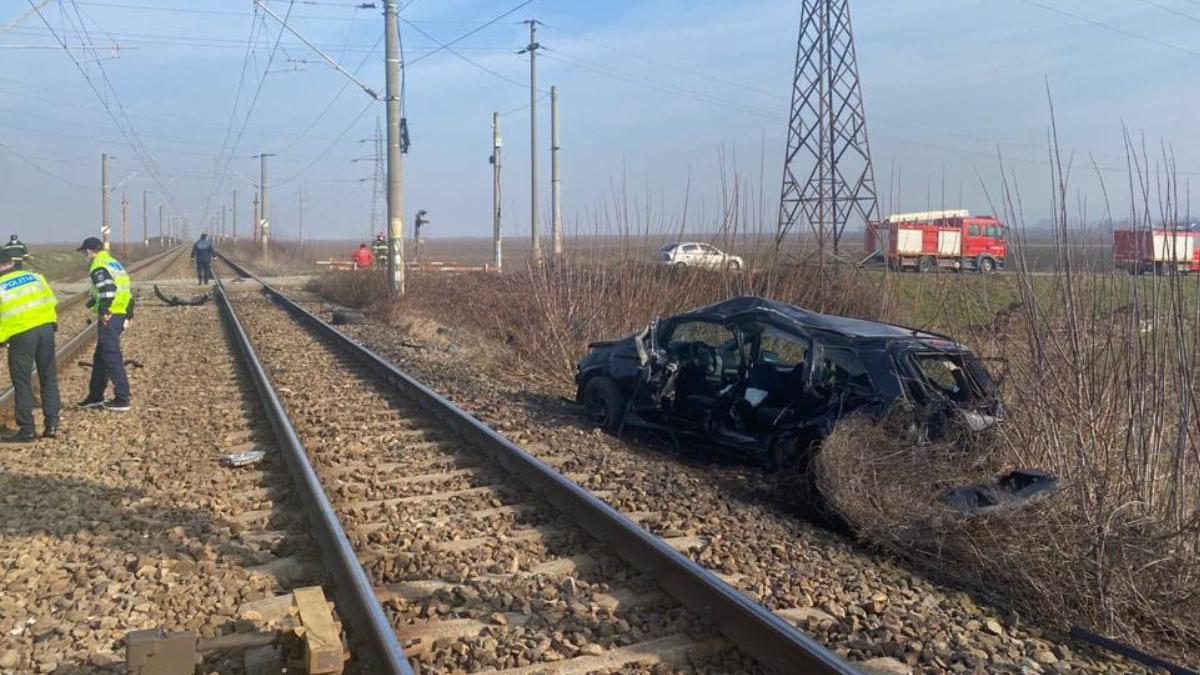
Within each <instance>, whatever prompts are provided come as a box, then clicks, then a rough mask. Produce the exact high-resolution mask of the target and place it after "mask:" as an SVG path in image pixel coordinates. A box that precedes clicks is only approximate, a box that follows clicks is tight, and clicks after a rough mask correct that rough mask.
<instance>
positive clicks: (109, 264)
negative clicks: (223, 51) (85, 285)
mask: <svg viewBox="0 0 1200 675" xmlns="http://www.w3.org/2000/svg"><path fill="white" fill-rule="evenodd" d="M100 267H103V268H105V269H107V270H108V273H109V274H110V275H111V276H112V278H113V281H114V282H115V283H116V285H117V288H116V290H115V291H109V292H106V293H103V294H102V293H101V292H100V289H98V288H96V284H95V282H93V283H92V288H91V290H90V291H89V292H90V293H91V295H92V299H93V300H95V301H96V302H95V303H94V304H93V305H92V313H93V314H99V313H100V298H101V297H110V298H111V299H112V304H111V305H109V308H108V311H109V313H111V314H116V315H120V316H124V314H125V310H126V309H128V307H129V299H130V297H131V293H130V291H129V288H130V284H129V273H128V272H126V271H125V266H124V265H122V264H121V263H119V262H117V261H116V259H114V258H113V257H112V255H111V254H110V253H109V252H108V251H100V252H99V253H97V254H96V257H95V258H92V266H91V267H90V268H88V274H89V275H90V274H91V273H92V272H95V271H96V269H97V268H100Z"/></svg>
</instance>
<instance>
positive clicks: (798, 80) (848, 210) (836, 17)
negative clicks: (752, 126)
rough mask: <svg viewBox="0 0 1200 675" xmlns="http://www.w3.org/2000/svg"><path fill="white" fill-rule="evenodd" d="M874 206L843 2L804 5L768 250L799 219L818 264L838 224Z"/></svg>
mask: <svg viewBox="0 0 1200 675" xmlns="http://www.w3.org/2000/svg"><path fill="white" fill-rule="evenodd" d="M876 208H877V206H876V201H875V170H874V168H873V167H872V165H871V148H870V145H869V144H868V142H867V116H866V112H865V110H864V109H863V97H862V88H861V86H860V82H859V77H858V59H857V56H856V55H855V51H854V33H853V31H852V29H851V27H850V7H849V2H848V0H804V9H803V13H802V14H801V19H800V34H799V37H798V39H797V43H796V74H795V79H794V80H793V82H792V108H791V115H790V116H789V118H788V142H787V155H786V157H785V158H784V163H783V191H782V194H781V196H780V203H779V224H778V230H777V237H776V241H775V246H776V248H778V247H779V246H780V244H782V242H783V240H784V237H786V236H787V234H788V232H789V231H790V230H791V229H792V226H794V225H795V224H796V221H797V220H798V219H800V217H801V215H803V217H804V219H805V220H807V221H808V223H809V225H810V226H811V227H812V230H813V233H814V234H815V235H816V237H817V246H818V251H819V255H820V256H821V257H822V259H823V258H824V257H825V254H826V251H827V250H828V248H829V246H830V245H831V244H832V250H833V254H834V255H835V256H836V255H838V245H839V243H840V242H841V239H842V233H843V232H844V231H845V229H846V225H847V224H849V223H850V222H852V221H853V222H855V223H856V224H858V223H860V221H861V224H862V226H863V227H864V228H865V227H866V224H867V223H869V222H871V221H873V220H874V219H875V217H876Z"/></svg>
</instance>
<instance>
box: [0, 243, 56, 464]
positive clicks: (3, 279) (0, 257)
mask: <svg viewBox="0 0 1200 675" xmlns="http://www.w3.org/2000/svg"><path fill="white" fill-rule="evenodd" d="M57 304H58V301H57V300H55V298H54V293H53V292H52V291H51V290H50V284H48V283H46V279H45V278H44V277H42V275H40V274H37V273H36V272H23V271H21V270H19V269H17V266H16V261H15V260H13V259H12V256H10V255H9V254H8V253H7V252H5V251H0V342H2V343H4V344H6V345H8V372H9V376H10V377H11V378H12V386H13V398H14V408H15V413H16V418H17V431H16V432H15V433H12V434H8V435H6V436H0V441H3V442H5V443H28V442H29V441H32V440H34V439H36V438H37V427H36V426H35V425H34V421H33V366H34V364H35V363H36V364H37V373H38V382H39V384H40V385H41V388H42V415H43V416H44V417H45V422H44V423H45V427H44V431H43V434H42V435H43V436H45V437H47V438H54V437H55V435H57V434H58V413H59V398H58V375H57V370H56V369H55V367H54V331H55V329H56V328H57V323H58V315H57V314H56V313H55V306H56V305H57Z"/></svg>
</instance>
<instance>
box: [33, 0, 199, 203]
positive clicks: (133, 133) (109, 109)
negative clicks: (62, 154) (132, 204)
mask: <svg viewBox="0 0 1200 675" xmlns="http://www.w3.org/2000/svg"><path fill="white" fill-rule="evenodd" d="M27 1H28V2H29V5H30V6H31V7H33V9H34V11H35V12H36V13H37V15H38V18H40V19H41V20H42V23H44V24H45V25H46V27H47V28H49V29H50V32H51V34H52V35H53V36H54V39H55V40H56V41H57V42H58V43H59V44H60V45H61V46H62V48H63V51H64V52H65V53H66V54H67V57H68V58H70V60H71V62H72V63H73V64H74V65H75V68H76V70H78V71H79V73H80V74H81V75H82V76H83V79H84V81H85V82H87V84H88V87H89V88H90V89H91V90H92V93H93V94H94V95H95V96H96V98H97V100H99V101H100V104H101V105H102V106H103V107H104V109H105V112H106V113H107V114H108V116H109V117H110V118H111V119H112V121H113V123H114V124H115V125H116V127H117V130H118V131H119V132H120V133H121V136H122V137H123V138H124V139H125V142H126V143H127V144H128V145H129V147H130V149H131V150H133V152H134V155H135V156H137V158H138V161H139V162H140V163H141V164H142V168H143V169H144V170H145V171H146V173H147V174H149V175H150V176H151V177H152V178H154V179H155V183H156V184H157V185H158V188H159V190H160V191H161V193H162V194H163V196H164V197H166V199H167V201H168V203H169V204H170V205H171V206H172V210H173V211H175V212H177V213H178V211H179V209H178V204H177V202H176V201H175V199H174V195H173V193H172V192H171V191H170V189H169V187H168V184H167V182H166V181H165V180H163V179H162V173H161V171H160V170H159V167H158V165H157V162H156V161H155V159H154V156H153V155H152V154H151V153H150V152H149V150H148V149H147V148H146V147H145V145H144V144H142V142H141V139H140V138H138V136H137V130H136V128H135V127H134V126H133V124H132V122H131V121H130V120H129V119H128V116H127V115H126V113H125V107H124V105H123V104H122V103H121V100H120V97H119V96H118V95H117V92H116V89H115V88H114V87H113V86H112V82H111V81H110V80H109V79H108V74H107V72H106V71H105V70H104V64H103V63H102V62H97V63H96V66H97V68H98V70H99V71H100V73H101V76H102V77H103V81H104V86H105V87H106V88H107V93H108V94H110V95H111V97H112V98H113V102H114V103H115V104H116V110H114V109H113V105H112V103H110V102H109V100H108V97H106V96H105V93H103V92H102V91H101V89H102V88H101V87H100V86H99V85H98V84H97V83H96V82H95V81H94V80H93V78H92V76H91V75H90V74H89V73H88V71H87V69H86V68H84V67H83V64H82V63H81V62H80V61H79V59H78V58H76V56H75V54H74V53H73V52H72V51H71V49H70V48H69V47H68V46H67V42H66V40H64V39H63V38H62V37H61V36H60V35H59V32H58V31H56V30H55V29H54V27H53V25H52V24H51V23H50V21H49V19H47V18H46V15H45V14H44V13H43V12H42V10H41V7H40V6H38V5H37V4H35V3H34V2H33V0H27ZM76 9H77V10H78V8H77V7H76ZM60 16H62V17H63V21H64V25H65V23H66V21H67V16H66V11H65V8H64V7H62V6H61V4H60ZM78 18H79V20H80V22H81V23H82V21H83V19H82V14H79V15H78ZM79 32H80V37H81V38H84V40H83V41H84V42H90V40H89V39H87V36H86V26H84V27H82V28H81V29H80V31H79ZM64 33H65V30H64ZM91 51H92V53H93V55H94V54H95V50H94V48H92V49H91Z"/></svg>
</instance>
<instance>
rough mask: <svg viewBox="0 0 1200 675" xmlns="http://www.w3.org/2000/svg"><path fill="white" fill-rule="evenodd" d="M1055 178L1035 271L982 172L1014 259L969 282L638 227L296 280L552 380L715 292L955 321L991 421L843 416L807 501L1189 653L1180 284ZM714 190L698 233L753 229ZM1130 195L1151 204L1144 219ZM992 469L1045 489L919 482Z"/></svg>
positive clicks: (1192, 628)
mask: <svg viewBox="0 0 1200 675" xmlns="http://www.w3.org/2000/svg"><path fill="white" fill-rule="evenodd" d="M1131 155H1132V156H1133V159H1134V160H1135V161H1134V162H1133V164H1135V165H1137V166H1142V167H1144V166H1146V165H1147V164H1148V163H1147V162H1146V161H1145V157H1141V158H1139V157H1137V156H1136V153H1132V152H1131ZM1067 173H1068V172H1066V171H1064V170H1063V169H1062V168H1061V167H1056V169H1055V173H1054V176H1053V178H1054V181H1055V185H1056V190H1057V192H1056V198H1057V202H1056V204H1055V209H1054V211H1055V213H1054V220H1055V223H1056V230H1055V231H1054V234H1053V239H1052V241H1051V242H1050V243H1049V244H1045V243H1039V244H1038V246H1037V256H1038V258H1039V261H1038V262H1037V269H1038V272H1036V273H1035V272H1033V271H1032V270H1033V268H1034V265H1032V264H1031V263H1030V262H1029V255H1030V248H1031V247H1030V246H1028V237H1027V236H1026V235H1025V233H1024V230H1023V229H1022V228H1021V225H1020V224H1021V222H1022V217H1021V209H1020V203H1019V199H1018V197H1017V196H1016V191H1015V188H1013V186H1010V185H1004V186H1002V187H1003V190H1002V193H1001V196H1002V207H1003V208H1002V209H999V210H1000V211H1001V213H1002V214H1003V216H1004V218H1005V219H1006V220H1007V221H1008V222H1009V223H1010V224H1013V225H1014V226H1016V228H1017V231H1016V232H1017V234H1018V237H1017V241H1015V242H1014V244H1015V245H1016V250H1015V253H1014V255H1013V256H1012V257H1011V262H1012V266H1013V267H1014V268H1015V271H1014V272H1010V273H1006V274H1004V275H1000V276H997V277H991V278H985V277H980V276H978V275H970V276H965V275H956V274H940V275H933V276H929V277H925V276H918V275H911V274H909V275H895V274H890V273H876V272H864V271H861V270H857V269H854V268H850V267H840V266H833V267H829V266H826V267H818V266H815V265H806V264H796V263H795V260H794V259H793V260H791V261H790V262H788V261H783V260H781V259H776V258H774V257H773V256H771V255H769V254H765V253H764V252H763V251H761V250H757V248H756V250H755V251H753V252H751V251H746V250H741V249H738V250H736V252H738V253H746V254H748V255H747V259H748V260H749V261H750V265H751V269H749V270H747V271H746V272H742V273H734V272H730V271H721V272H711V271H701V270H675V269H667V268H663V267H659V266H656V265H653V264H647V262H646V258H645V251H646V250H647V248H649V247H648V246H647V244H646V242H647V241H648V240H650V237H649V236H648V235H646V234H643V235H629V234H627V233H629V232H631V231H636V229H637V228H636V227H631V226H630V225H629V224H627V223H625V222H621V223H618V225H617V226H616V227H615V228H612V229H615V230H616V231H617V232H618V233H619V234H618V235H617V236H615V237H612V238H611V239H612V240H615V241H617V242H618V244H617V246H616V249H615V252H614V251H612V250H606V251H605V252H604V255H603V256H602V257H601V256H598V255H589V254H588V253H587V251H584V250H574V251H569V252H568V256H567V260H568V261H569V262H563V263H560V264H556V265H545V266H539V267H525V268H524V269H522V270H520V271H517V272H510V273H506V274H503V275H497V274H482V273H481V274H468V275H458V276H450V275H437V274H414V275H412V276H411V277H410V293H409V294H408V296H406V297H405V298H403V299H400V300H392V299H390V298H389V297H388V296H387V293H386V286H385V284H384V278H383V275H372V274H362V273H357V274H352V273H348V274H335V275H326V276H325V277H322V278H321V279H320V280H319V281H318V282H316V284H315V286H314V288H315V290H318V291H320V292H322V293H324V294H325V295H326V296H327V297H330V298H331V299H334V300H336V301H338V302H341V303H343V304H347V305H352V306H356V307H365V308H367V309H368V311H370V312H372V313H374V314H375V315H376V316H378V317H380V318H383V319H384V320H390V321H393V322H405V321H409V322H411V321H412V317H415V316H424V317H431V318H434V319H436V321H438V322H439V323H440V324H444V325H447V326H451V327H453V328H455V329H462V330H463V331H465V332H468V333H471V334H475V335H479V336H482V337H483V338H485V339H486V340H488V341H490V342H491V343H493V344H495V345H499V346H500V350H499V351H498V353H500V354H502V355H503V356H501V357H500V358H506V359H511V363H512V365H513V366H514V367H519V368H522V369H523V372H530V373H534V374H536V375H537V380H536V381H533V382H531V384H530V386H531V387H534V386H548V387H553V388H555V389H556V390H557V391H559V392H565V391H566V390H569V389H570V387H571V383H570V376H571V375H572V374H573V372H574V366H575V362H576V360H577V359H578V358H579V356H581V355H582V354H583V353H584V352H585V351H586V345H587V343H588V342H589V341H591V340H596V339H608V338H614V337H619V336H622V335H627V334H629V333H632V332H634V331H636V330H638V329H640V328H641V327H643V326H645V324H646V323H647V322H648V321H649V320H650V319H651V318H653V317H654V316H659V315H669V314H674V313H678V312H680V311H684V310H688V309H692V308H695V307H698V306H702V305H705V304H708V303H712V302H717V301H720V300H724V299H727V298H729V297H732V296H737V295H744V294H757V295H765V296H769V297H773V298H775V299H778V300H782V301H785V302H790V303H794V304H797V305H802V306H805V307H808V308H810V309H814V310H818V311H825V312H832V313H839V314H847V315H852V316H858V317H863V318H870V319H880V320H886V321H892V322H896V323H902V324H908V325H913V326H917V327H922V328H927V329H932V330H937V331H941V332H945V333H948V334H951V335H955V336H957V337H959V338H961V339H963V340H964V341H966V342H967V343H969V344H971V345H972V346H974V347H975V348H976V349H977V351H979V352H980V353H981V355H983V356H985V357H988V358H991V359H994V360H993V361H992V366H991V367H992V369H993V371H994V372H999V373H1000V374H1001V375H1002V378H1003V380H1004V383H1003V386H1002V391H1003V397H1004V400H1005V405H1006V407H1007V409H1008V411H1009V421H1008V423H1006V424H1005V425H1003V427H1002V428H1001V429H1000V430H999V431H998V432H997V433H996V434H994V435H993V436H989V437H988V438H986V439H978V438H976V439H973V440H972V443H971V444H964V443H961V442H959V443H954V444H951V443H947V444H939V445H920V446H914V445H911V444H906V443H905V442H903V441H901V440H899V439H900V438H901V437H900V435H899V434H897V433H895V430H894V429H892V428H890V427H889V426H888V425H887V424H884V425H876V424H871V423H867V422H864V421H861V420H859V421H851V422H847V423H845V424H843V425H842V426H841V427H839V428H838V429H837V430H836V431H835V432H834V435H833V436H832V437H831V438H830V439H829V440H828V441H827V442H826V444H825V445H824V447H823V450H822V455H821V460H820V465H819V471H820V473H821V476H820V488H821V490H822V491H823V493H824V494H825V496H826V498H827V499H828V500H829V501H830V503H832V504H833V505H834V506H835V507H836V509H837V510H838V511H839V512H840V513H841V514H842V515H843V517H845V518H846V519H847V520H848V521H850V522H851V523H852V524H853V525H855V527H856V528H857V531H858V533H859V535H860V536H861V537H862V538H863V539H864V540H865V541H867V542H869V543H870V544H872V545H874V546H878V547H880V548H883V549H885V550H887V551H889V552H891V553H893V554H896V555H898V556H900V557H903V558H906V559H908V560H910V561H912V563H913V564H915V565H918V566H923V567H925V568H926V569H927V570H928V571H929V573H930V574H931V575H934V576H937V577H940V578H943V579H948V580H951V581H953V582H954V583H957V584H959V585H962V586H964V587H967V588H971V589H974V590H977V591H979V592H981V593H984V594H985V595H988V596H990V597H991V598H992V599H993V600H994V601H995V602H997V603H998V604H1000V605H1002V606H1008V607H1011V608H1013V609H1016V610H1018V611H1020V612H1022V613H1024V614H1026V615H1027V616H1031V617H1033V618H1036V619H1037V620H1039V621H1041V622H1043V623H1045V624H1048V625H1053V626H1056V627H1059V628H1061V629H1066V628H1068V627H1070V626H1071V625H1073V624H1079V625H1083V626H1085V627H1088V628H1091V629H1094V630H1097V631H1100V632H1104V633H1108V634H1111V635H1114V636H1116V637H1118V638H1120V639H1123V640H1126V641H1129V642H1131V643H1134V644H1136V645H1139V646H1142V647H1144V648H1146V649H1148V650H1150V651H1157V652H1160V653H1163V654H1167V655H1171V656H1173V657H1175V658H1176V659H1178V660H1181V661H1183V662H1185V663H1189V664H1191V665H1196V664H1197V663H1200V662H1198V661H1197V659H1198V658H1200V657H1197V655H1200V591H1198V590H1197V589H1198V588H1200V482H1198V481H1197V476H1200V439H1198V436H1197V434H1198V433H1200V431H1198V429H1200V400H1198V393H1200V392H1198V387H1197V384H1198V383H1197V381H1196V373H1197V366H1198V365H1200V330H1198V326H1200V280H1198V279H1185V278H1180V277H1165V278H1153V279H1144V278H1135V277H1126V276H1110V275H1108V274H1107V271H1108V269H1109V262H1108V261H1107V260H1100V259H1098V258H1096V256H1094V255H1092V254H1090V253H1088V252H1086V251H1084V252H1082V253H1081V252H1080V251H1081V249H1080V248H1079V247H1078V246H1076V245H1075V242H1079V241H1097V240H1105V241H1107V240H1108V239H1109V238H1110V234H1109V233H1108V230H1107V229H1105V228H1101V229H1099V230H1093V231H1081V230H1080V229H1079V228H1078V226H1077V225H1073V223H1074V222H1075V220H1076V219H1073V218H1069V217H1068V215H1067V213H1066V210H1065V208H1064V207H1063V204H1064V203H1065V202H1066V196H1067V194H1068V188H1067V185H1066V179H1065V175H1066V174H1067ZM1171 182H1172V181H1171V180H1170V178H1169V177H1168V178H1167V179H1165V180H1163V181H1158V183H1157V185H1166V184H1170V183H1171ZM1130 187H1131V190H1130V191H1131V193H1132V194H1134V195H1138V196H1140V199H1141V200H1142V202H1143V203H1144V204H1146V205H1147V206H1146V208H1144V209H1142V210H1141V211H1139V212H1137V213H1135V214H1133V220H1134V222H1136V223H1137V224H1138V225H1139V226H1143V227H1148V226H1150V225H1151V224H1152V223H1161V222H1171V220H1172V218H1173V216H1172V214H1171V213H1170V212H1169V211H1170V209H1171V199H1169V198H1162V197H1160V196H1159V195H1157V194H1152V192H1153V189H1152V185H1151V183H1150V181H1148V180H1142V179H1139V178H1136V177H1135V179H1134V183H1133V184H1132V185H1131V186H1130ZM1167 190H1168V191H1169V188H1167ZM730 202H731V203H729V204H727V205H726V207H725V208H723V209H722V211H723V213H725V214H726V220H725V222H723V223H721V224H719V225H718V226H716V227H713V228H711V229H712V230H714V231H720V232H722V233H724V234H723V235H722V236H721V237H720V238H718V239H715V240H714V242H713V243H716V244H717V245H718V246H720V247H722V248H726V249H727V250H728V248H729V246H728V244H727V243H728V242H730V241H736V242H743V245H744V244H745V242H746V241H747V240H748V239H749V240H751V241H762V240H763V239H765V238H764V237H763V236H762V228H761V221H760V226H759V228H758V231H757V234H753V233H752V234H751V235H750V237H749V238H747V237H746V235H745V234H744V233H743V234H738V233H739V226H740V224H741V223H742V222H744V217H743V215H741V214H743V211H744V209H743V208H742V207H740V206H739V205H738V197H737V191H736V190H734V191H733V193H732V196H731V197H730ZM1150 204H1165V207H1164V210H1163V212H1162V213H1158V214H1156V215H1154V216H1153V217H1152V216H1151V214H1150V211H1151V209H1150V207H1149V206H1148V205H1150ZM1176 215H1177V214H1176ZM1079 220H1085V219H1083V218H1079ZM1111 221H1112V218H1111V217H1109V218H1107V219H1106V222H1108V223H1111ZM1108 227H1111V225H1109V226H1108ZM654 228H655V226H653V225H650V224H646V225H644V227H643V229H644V230H646V231H647V232H649V231H651V230H654ZM673 228H674V224H671V225H670V226H669V227H665V228H663V227H660V228H659V230H658V231H659V232H668V233H669V232H670V231H672V229H673ZM609 231H610V232H611V231H612V230H609ZM510 260H511V258H510ZM510 268H511V263H510ZM964 445H968V447H966V448H965V449H964ZM1014 467H1041V468H1045V469H1048V470H1050V471H1052V472H1054V473H1056V474H1057V475H1058V476H1059V477H1060V478H1061V480H1062V485H1063V487H1062V490H1061V491H1060V493H1059V494H1058V495H1056V496H1055V497H1054V498H1053V499H1051V500H1048V501H1045V502H1042V503H1040V504H1038V505H1037V506H1036V507H1034V508H1031V509H1029V510H1026V511H1023V512H1019V513H1016V514H1009V515H1006V516H991V517H967V516H964V515H961V514H958V513H955V512H952V511H950V510H948V509H947V508H945V507H944V506H942V505H941V504H940V503H939V502H938V501H937V499H936V497H937V495H938V494H939V493H940V492H941V491H943V490H944V489H945V488H948V487H950V486H955V485H962V484H964V483H971V482H977V481H980V480H983V479H985V478H988V477H991V476H994V475H995V474H996V473H998V472H1000V471H1002V470H1004V469H1008V468H1014Z"/></svg>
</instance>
